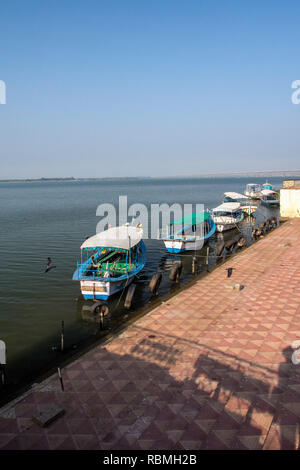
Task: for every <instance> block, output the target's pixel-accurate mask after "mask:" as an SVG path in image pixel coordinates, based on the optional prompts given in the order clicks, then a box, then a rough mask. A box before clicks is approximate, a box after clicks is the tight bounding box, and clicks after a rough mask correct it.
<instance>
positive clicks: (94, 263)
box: [73, 225, 146, 300]
mask: <svg viewBox="0 0 300 470" xmlns="http://www.w3.org/2000/svg"><path fill="white" fill-rule="evenodd" d="M142 236H143V230H142V229H141V228H138V227H133V226H129V225H128V226H125V225H123V226H120V227H113V228H109V229H108V230H105V231H104V232H101V233H97V234H96V235H93V236H92V237H89V238H87V239H86V240H85V241H84V243H83V244H82V245H81V247H80V249H81V261H80V263H78V262H77V269H76V271H75V272H74V275H73V280H74V281H80V286H81V293H82V295H83V297H84V298H85V299H92V300H107V299H108V298H109V297H110V296H111V295H113V294H115V293H117V292H119V291H121V290H122V289H125V287H127V286H128V285H129V284H130V283H131V282H132V281H133V279H134V277H135V276H136V275H137V274H138V273H139V272H140V271H141V270H142V269H143V267H144V266H145V263H146V258H145V253H146V247H145V244H144V242H143V241H142Z"/></svg>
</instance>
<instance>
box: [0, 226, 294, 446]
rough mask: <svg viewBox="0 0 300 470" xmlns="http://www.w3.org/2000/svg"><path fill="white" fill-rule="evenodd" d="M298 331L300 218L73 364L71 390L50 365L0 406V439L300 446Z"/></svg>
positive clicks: (66, 375) (12, 442)
mask: <svg viewBox="0 0 300 470" xmlns="http://www.w3.org/2000/svg"><path fill="white" fill-rule="evenodd" d="M229 266H230V267H234V268H235V269H234V270H233V274H232V277H231V279H230V280H231V281H233V282H237V283H240V284H243V285H244V289H243V290H241V291H236V290H230V289H227V288H226V287H225V286H226V284H227V283H228V278H227V277H226V276H227V273H226V271H225V268H226V267H229ZM296 339H300V219H297V220H295V219H294V220H292V221H289V222H286V223H284V224H283V225H281V226H280V227H279V228H277V229H276V230H275V231H273V232H271V233H269V234H268V235H267V236H266V237H265V238H263V239H261V240H259V241H258V242H257V243H255V244H254V245H252V246H251V247H249V248H247V249H245V250H244V251H242V252H241V253H239V254H238V255H236V256H234V257H232V258H230V259H229V260H228V261H227V262H226V263H225V264H223V265H221V266H219V267H218V268H217V269H215V270H214V271H213V272H212V273H210V274H209V275H208V276H206V277H205V278H204V279H201V280H199V281H198V282H196V283H195V284H194V285H193V286H192V287H190V288H188V289H186V290H185V291H183V292H181V293H179V294H178V295H176V296H175V297H173V298H172V299H170V300H169V301H167V302H165V303H163V304H162V305H161V306H159V307H158V308H156V309H155V310H153V311H152V312H150V313H148V314H147V315H146V316H144V317H143V318H142V319H140V320H138V321H136V322H135V323H134V324H133V325H132V326H130V327H128V328H127V330H125V331H124V332H123V333H122V334H120V335H119V336H118V337H116V338H114V339H112V340H111V341H110V342H108V343H106V344H105V345H102V346H98V347H95V348H94V349H93V350H91V351H90V352H88V353H87V354H85V355H84V356H82V357H81V358H80V359H79V360H77V361H76V362H74V363H72V364H70V365H69V366H67V367H66V368H65V369H64V370H63V371H62V374H63V379H64V386H65V392H62V391H61V388H60V383H59V380H58V378H57V376H52V377H50V378H49V379H47V380H45V381H44V382H42V383H41V384H40V385H39V386H37V387H36V388H35V389H34V390H33V391H32V392H30V393H29V394H28V395H27V396H25V397H23V398H21V399H20V400H19V401H16V402H14V403H11V404H10V405H8V406H6V407H5V408H3V409H2V410H0V449H109V450H110V449H170V450H173V449H176V450H180V449H182V450H184V449H186V450H187V449H192V450H196V449H298V448H299V446H300V444H299V426H300V364H299V366H298V365H295V364H293V363H292V361H291V356H292V353H293V350H292V348H291V344H292V342H293V341H294V340H296ZM51 403H55V404H56V405H57V406H59V407H62V408H64V409H65V412H66V413H65V415H64V416H63V417H61V418H59V419H58V420H57V421H56V422H54V423H52V424H51V425H49V426H48V427H46V428H41V427H39V426H38V425H37V424H35V423H34V422H33V421H32V415H33V414H35V413H36V412H38V411H41V410H42V409H43V406H45V405H46V404H51Z"/></svg>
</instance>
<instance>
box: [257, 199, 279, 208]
mask: <svg viewBox="0 0 300 470" xmlns="http://www.w3.org/2000/svg"><path fill="white" fill-rule="evenodd" d="M260 202H261V204H262V205H263V206H267V207H279V205H280V202H279V201H264V200H263V199H261V201H260Z"/></svg>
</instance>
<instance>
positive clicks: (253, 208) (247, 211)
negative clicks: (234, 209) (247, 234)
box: [240, 204, 257, 215]
mask: <svg viewBox="0 0 300 470" xmlns="http://www.w3.org/2000/svg"><path fill="white" fill-rule="evenodd" d="M240 209H241V211H243V212H244V213H245V214H247V215H252V214H254V212H255V211H256V209H257V206H253V205H252V204H246V205H245V206H241V207H240Z"/></svg>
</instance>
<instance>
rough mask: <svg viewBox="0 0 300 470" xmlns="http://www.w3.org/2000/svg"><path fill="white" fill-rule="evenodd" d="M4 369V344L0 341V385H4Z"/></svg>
mask: <svg viewBox="0 0 300 470" xmlns="http://www.w3.org/2000/svg"><path fill="white" fill-rule="evenodd" d="M5 367H6V344H5V342H4V341H2V340H0V374H1V383H2V385H5Z"/></svg>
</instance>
